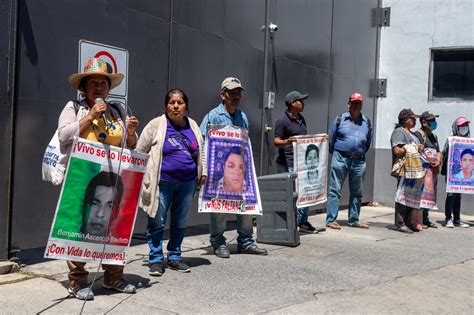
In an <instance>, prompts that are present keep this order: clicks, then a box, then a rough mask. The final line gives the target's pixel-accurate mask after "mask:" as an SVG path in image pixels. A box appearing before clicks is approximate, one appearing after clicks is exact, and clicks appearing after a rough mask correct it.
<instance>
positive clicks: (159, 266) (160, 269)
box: [148, 262, 165, 277]
mask: <svg viewBox="0 0 474 315" xmlns="http://www.w3.org/2000/svg"><path fill="white" fill-rule="evenodd" d="M164 272H165V267H164V266H163V263H161V262H159V263H152V264H150V270H149V271H148V274H149V275H150V276H155V277H159V276H161V275H162V274H163V273H164Z"/></svg>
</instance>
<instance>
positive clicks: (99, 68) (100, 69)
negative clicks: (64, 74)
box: [68, 58, 123, 92]
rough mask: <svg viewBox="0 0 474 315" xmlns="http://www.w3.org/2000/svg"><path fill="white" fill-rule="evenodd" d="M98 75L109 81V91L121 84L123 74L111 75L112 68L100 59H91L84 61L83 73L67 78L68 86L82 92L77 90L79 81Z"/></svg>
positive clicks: (81, 89)
mask: <svg viewBox="0 0 474 315" xmlns="http://www.w3.org/2000/svg"><path fill="white" fill-rule="evenodd" d="M94 74H100V75H103V76H105V77H107V78H108V79H109V80H110V89H111V90H112V89H113V88H115V87H117V86H119V85H120V83H122V80H123V74H122V73H112V67H111V66H110V65H109V64H108V63H107V62H105V61H104V60H102V59H99V58H91V59H89V60H87V61H86V63H85V65H84V72H82V73H74V74H71V75H70V76H69V78H68V81H69V84H71V85H72V86H73V87H75V88H76V89H78V90H80V91H81V92H84V91H83V88H82V87H81V88H79V84H81V80H82V79H83V78H85V77H87V76H90V75H94Z"/></svg>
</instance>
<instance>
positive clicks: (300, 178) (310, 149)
mask: <svg viewBox="0 0 474 315" xmlns="http://www.w3.org/2000/svg"><path fill="white" fill-rule="evenodd" d="M295 138H296V141H295V142H293V152H294V153H295V154H294V166H295V167H294V170H295V172H296V174H297V177H296V191H297V192H298V199H297V200H296V206H297V207H298V208H301V207H309V206H314V205H317V204H321V203H324V202H326V201H327V179H328V173H327V170H328V160H329V158H328V156H329V144H328V136H327V135H326V134H317V135H307V136H296V137H295Z"/></svg>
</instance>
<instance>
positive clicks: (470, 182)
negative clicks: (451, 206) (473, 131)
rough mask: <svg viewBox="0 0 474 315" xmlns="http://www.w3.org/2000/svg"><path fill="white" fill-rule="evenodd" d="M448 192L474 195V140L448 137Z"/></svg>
mask: <svg viewBox="0 0 474 315" xmlns="http://www.w3.org/2000/svg"><path fill="white" fill-rule="evenodd" d="M448 141H449V152H448V167H447V183H446V192H452V193H459V194H474V174H473V167H474V139H473V138H463V137H448Z"/></svg>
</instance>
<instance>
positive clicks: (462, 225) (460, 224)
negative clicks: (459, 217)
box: [454, 221, 469, 228]
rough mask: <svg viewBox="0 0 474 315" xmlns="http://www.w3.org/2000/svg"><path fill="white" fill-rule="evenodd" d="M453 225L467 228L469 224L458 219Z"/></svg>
mask: <svg viewBox="0 0 474 315" xmlns="http://www.w3.org/2000/svg"><path fill="white" fill-rule="evenodd" d="M454 226H457V227H462V228H468V227H469V224H466V223H464V222H461V221H459V223H454Z"/></svg>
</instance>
